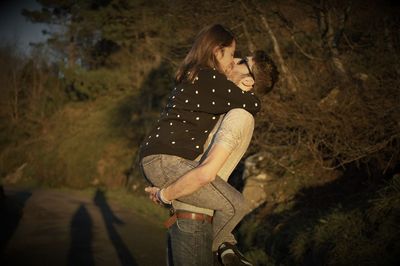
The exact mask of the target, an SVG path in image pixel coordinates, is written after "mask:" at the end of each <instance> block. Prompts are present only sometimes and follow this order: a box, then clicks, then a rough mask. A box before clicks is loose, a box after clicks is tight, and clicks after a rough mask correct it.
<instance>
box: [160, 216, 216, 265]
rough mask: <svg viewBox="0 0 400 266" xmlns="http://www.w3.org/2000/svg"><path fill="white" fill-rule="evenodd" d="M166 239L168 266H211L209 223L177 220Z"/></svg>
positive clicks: (210, 226)
mask: <svg viewBox="0 0 400 266" xmlns="http://www.w3.org/2000/svg"><path fill="white" fill-rule="evenodd" d="M167 237H168V250H169V252H168V260H169V261H168V265H169V266H172V265H173V266H186V265H188V266H203V265H213V259H214V258H213V255H212V250H211V247H212V225H211V223H209V222H207V221H196V220H188V219H178V220H177V221H176V222H175V223H174V224H173V225H172V226H171V227H170V228H169V229H168V234H167Z"/></svg>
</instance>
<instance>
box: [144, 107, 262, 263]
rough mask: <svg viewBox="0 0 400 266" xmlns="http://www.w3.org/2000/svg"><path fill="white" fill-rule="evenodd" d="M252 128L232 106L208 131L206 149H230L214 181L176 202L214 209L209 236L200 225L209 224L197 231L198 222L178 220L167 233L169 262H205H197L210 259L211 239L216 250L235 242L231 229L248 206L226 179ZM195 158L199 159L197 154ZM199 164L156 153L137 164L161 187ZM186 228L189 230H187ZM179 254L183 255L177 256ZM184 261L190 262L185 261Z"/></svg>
mask: <svg viewBox="0 0 400 266" xmlns="http://www.w3.org/2000/svg"><path fill="white" fill-rule="evenodd" d="M253 128H254V118H253V116H252V115H251V114H250V113H248V112H247V111H245V110H243V109H233V110H231V111H230V112H228V113H227V114H226V115H225V117H224V118H223V120H222V122H221V123H220V124H217V126H216V127H215V128H214V130H213V132H214V133H215V134H210V137H209V140H208V141H207V143H206V144H205V145H208V147H209V148H210V147H211V146H212V145H213V144H214V143H218V144H221V145H224V146H225V148H226V149H228V150H230V151H231V155H230V157H229V158H228V160H227V162H226V163H225V165H224V166H223V167H222V169H221V170H220V171H219V172H218V176H217V177H216V179H215V181H213V182H212V183H210V184H208V185H206V186H204V187H202V188H201V189H199V190H198V191H196V192H194V193H193V194H191V195H189V196H186V197H182V198H180V199H179V202H181V205H182V206H185V204H186V206H190V205H193V206H197V207H200V208H206V209H210V210H215V214H214V218H213V225H212V229H213V230H212V231H213V237H212V239H211V241H210V235H211V233H210V230H205V229H204V227H211V225H210V224H203V225H202V229H203V230H199V227H200V225H199V222H198V221H193V220H185V221H183V220H178V222H177V223H175V224H174V225H173V226H172V227H171V228H170V230H169V234H168V235H169V236H170V240H171V241H170V245H171V246H172V249H173V250H172V258H173V260H174V263H173V265H209V264H199V263H200V262H199V261H202V258H204V259H205V260H209V259H210V258H211V259H212V253H211V252H210V249H208V247H209V246H210V243H211V242H213V244H212V250H217V248H218V246H219V245H220V244H221V243H223V242H231V243H236V240H235V238H234V237H233V235H232V234H231V231H232V230H233V229H234V228H235V226H236V225H237V224H238V223H239V222H240V220H241V219H242V218H243V216H244V215H245V214H247V212H248V211H249V207H248V206H247V204H246V203H245V201H244V199H243V196H242V194H241V193H240V192H238V191H237V190H236V189H234V188H233V187H232V186H230V185H229V184H228V183H227V182H226V181H227V179H228V177H229V175H230V173H231V172H232V171H233V169H234V168H235V167H236V165H237V163H238V162H239V160H240V158H241V157H242V156H243V154H244V152H245V151H246V149H247V147H248V145H249V142H250V139H251V136H252V132H253ZM209 148H208V149H206V152H205V153H204V155H203V157H202V158H204V157H205V156H207V152H208V151H209V150H210V149H209ZM199 159H200V161H201V157H199ZM199 163H200V162H199V161H190V160H187V159H184V158H181V157H178V156H173V155H166V154H156V155H150V156H146V157H145V158H143V160H142V162H141V167H142V170H143V172H144V175H145V177H146V178H147V179H148V181H149V182H150V183H152V184H153V185H155V186H157V187H160V188H162V187H167V186H168V185H170V184H172V183H173V182H175V181H176V180H177V179H178V178H180V177H181V176H182V175H184V174H185V173H186V172H188V171H190V170H192V169H194V168H195V167H197V166H198V165H199ZM220 176H222V177H223V179H221V177H220ZM179 202H178V203H179ZM188 204H189V205H188ZM177 206H179V204H178V205H177ZM181 209H185V208H181ZM181 224H184V226H185V228H186V231H185V230H182V227H183V226H180V225H181ZM190 228H191V232H190V233H188V231H189V229H190ZM207 241H209V242H207ZM206 242H207V243H206ZM199 243H201V244H199ZM186 247H190V248H186ZM204 253H206V254H208V256H206V255H202V256H201V259H200V257H198V256H197V255H196V254H204ZM181 256H184V257H185V258H181ZM185 259H187V261H185V263H184V264H179V263H180V262H181V261H182V260H185ZM198 259H199V261H198ZM188 261H190V262H191V263H188Z"/></svg>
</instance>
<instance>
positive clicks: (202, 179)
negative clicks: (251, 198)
mask: <svg viewBox="0 0 400 266" xmlns="http://www.w3.org/2000/svg"><path fill="white" fill-rule="evenodd" d="M229 155H230V152H229V151H228V150H227V149H226V148H224V147H223V146H222V145H219V144H215V145H213V147H212V148H211V150H210V153H209V154H208V156H207V158H206V159H205V160H204V161H203V162H202V163H201V164H200V165H199V166H197V167H196V168H194V169H193V170H191V171H189V172H187V173H186V174H184V175H183V176H182V177H181V178H179V179H178V180H177V181H175V182H174V183H173V184H171V185H169V186H168V187H166V188H164V189H163V190H162V193H161V195H162V197H163V200H165V201H172V200H175V199H178V198H180V197H184V196H187V195H190V194H192V193H194V192H196V191H197V190H198V189H200V188H201V187H203V186H205V185H207V184H209V183H211V182H212V181H214V179H215V177H216V176H217V173H218V171H219V170H220V169H221V168H222V166H223V165H224V163H225V161H226V159H227V158H228V157H229ZM158 190H159V189H158V188H156V187H147V188H146V189H145V191H146V192H148V193H150V198H151V199H152V200H153V201H155V199H156V197H155V194H156V193H157V191H158Z"/></svg>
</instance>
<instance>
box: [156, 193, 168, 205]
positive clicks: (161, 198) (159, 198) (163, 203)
mask: <svg viewBox="0 0 400 266" xmlns="http://www.w3.org/2000/svg"><path fill="white" fill-rule="evenodd" d="M161 191H162V189H160V190H159V191H157V192H156V198H157V200H158V201H159V202H160V204H161V205H163V206H165V207H169V206H171V204H172V201H166V200H164V198H163V197H162V195H161Z"/></svg>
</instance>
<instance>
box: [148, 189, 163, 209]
mask: <svg viewBox="0 0 400 266" xmlns="http://www.w3.org/2000/svg"><path fill="white" fill-rule="evenodd" d="M159 190H160V189H159V188H158V187H146V188H145V189H144V191H146V192H147V193H149V198H150V199H151V200H152V201H153V202H154V203H156V204H158V205H160V204H161V202H160V201H159V200H158V198H157V195H156V194H157V192H158V191H159Z"/></svg>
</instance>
